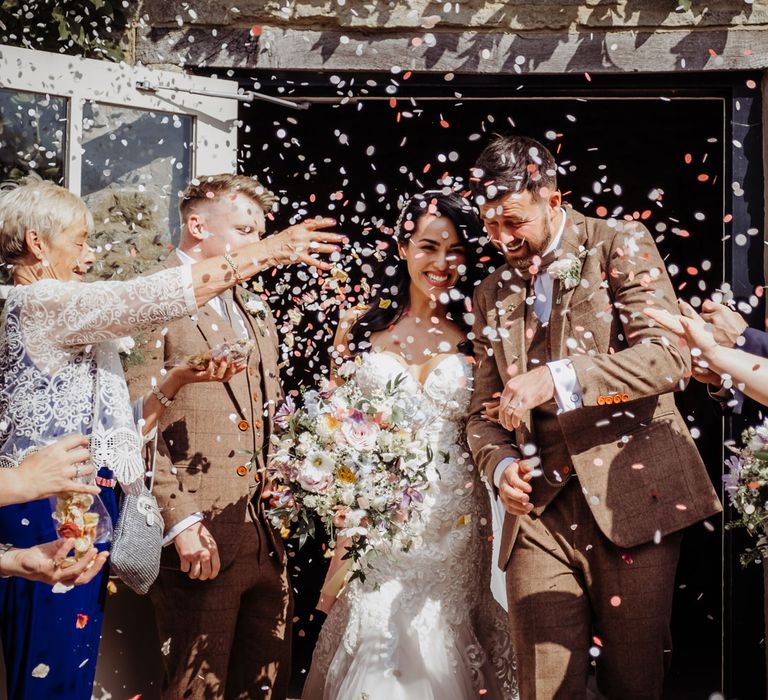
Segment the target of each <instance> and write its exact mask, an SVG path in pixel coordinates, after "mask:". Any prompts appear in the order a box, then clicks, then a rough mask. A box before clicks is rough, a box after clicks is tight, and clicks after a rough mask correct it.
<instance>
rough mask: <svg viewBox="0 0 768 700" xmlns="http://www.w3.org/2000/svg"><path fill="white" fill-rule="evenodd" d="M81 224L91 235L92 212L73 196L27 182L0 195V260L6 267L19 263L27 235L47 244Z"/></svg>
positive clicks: (47, 185) (45, 184)
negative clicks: (63, 232)
mask: <svg viewBox="0 0 768 700" xmlns="http://www.w3.org/2000/svg"><path fill="white" fill-rule="evenodd" d="M83 220H85V226H86V228H87V229H88V231H89V232H90V231H92V230H93V217H92V216H91V212H89V211H88V207H86V206H85V202H84V201H83V200H82V199H80V197H78V196H77V195H76V194H72V192H70V191H69V190H67V189H65V188H64V187H60V186H59V185H56V184H54V183H53V182H49V181H48V180H32V179H27V180H26V181H24V182H23V183H22V184H21V185H19V186H18V187H15V188H14V189H10V190H6V191H3V192H0V258H2V260H3V262H5V263H6V264H8V265H13V264H16V263H18V262H19V261H20V260H21V259H22V258H23V257H24V255H25V254H26V253H27V244H26V237H27V233H28V232H29V231H36V232H37V233H38V235H40V236H41V237H42V238H43V239H44V240H46V241H48V242H50V241H51V240H52V239H53V238H55V237H56V236H57V235H59V234H61V233H62V231H64V229H66V228H69V227H70V226H72V225H74V224H77V223H79V222H80V221H83Z"/></svg>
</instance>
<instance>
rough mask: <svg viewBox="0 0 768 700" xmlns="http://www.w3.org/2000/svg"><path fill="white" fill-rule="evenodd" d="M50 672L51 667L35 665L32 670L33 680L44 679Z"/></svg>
mask: <svg viewBox="0 0 768 700" xmlns="http://www.w3.org/2000/svg"><path fill="white" fill-rule="evenodd" d="M50 671H51V667H50V666H48V665H46V664H37V666H35V667H34V668H33V669H32V677H33V678H46V677H47V676H48V674H49V673H50Z"/></svg>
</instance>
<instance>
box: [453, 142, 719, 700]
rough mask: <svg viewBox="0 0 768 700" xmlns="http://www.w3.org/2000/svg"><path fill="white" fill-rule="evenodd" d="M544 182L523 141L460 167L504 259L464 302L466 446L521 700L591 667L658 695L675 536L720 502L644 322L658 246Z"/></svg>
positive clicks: (624, 697)
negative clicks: (493, 547) (494, 521)
mask: <svg viewBox="0 0 768 700" xmlns="http://www.w3.org/2000/svg"><path fill="white" fill-rule="evenodd" d="M556 173H557V166H556V164H555V161H554V159H553V157H552V155H551V153H549V151H548V150H547V149H546V148H545V147H544V146H542V145H541V144H540V143H538V142H536V141H534V140H532V139H529V138H524V137H502V136H496V137H494V139H493V140H492V141H491V142H490V144H489V145H488V146H487V147H486V148H485V150H484V151H483V152H482V154H481V155H480V157H479V159H478V161H477V163H476V164H475V167H474V169H473V173H472V177H473V179H472V187H473V190H474V192H475V197H476V201H477V203H478V205H479V206H480V212H481V215H482V217H483V220H484V222H485V225H486V229H487V231H488V234H489V235H490V237H491V239H492V240H493V242H494V243H495V244H496V245H497V246H498V247H499V248H500V249H501V251H502V252H503V254H504V256H505V258H506V261H507V262H506V264H505V265H503V266H502V267H501V268H500V269H498V270H497V271H496V272H494V273H493V274H492V275H490V277H489V278H488V279H486V280H484V281H483V283H482V284H481V285H480V286H479V287H478V289H477V292H476V294H475V300H474V308H473V313H474V315H475V322H474V344H475V357H476V374H475V391H474V396H473V400H472V407H471V409H470V418H469V421H468V426H467V434H468V439H469V444H470V446H471V449H472V451H473V453H474V456H475V459H476V460H477V462H478V465H479V467H480V468H481V469H482V471H483V472H484V473H485V475H486V476H487V478H488V480H489V482H490V483H492V484H493V485H494V488H495V489H496V492H497V493H498V495H499V497H500V498H501V500H502V503H503V504H504V507H505V509H506V518H505V522H504V528H503V533H502V542H501V556H500V561H499V565H500V566H501V568H502V569H504V570H505V571H506V576H507V593H508V599H509V612H510V622H511V625H512V630H513V636H514V641H515V651H516V653H517V657H518V662H519V668H518V676H519V683H520V694H521V698H522V700H542V699H548V698H562V699H563V700H575V699H576V698H584V697H586V687H587V675H588V672H589V665H590V660H591V659H592V657H593V656H596V657H597V681H598V685H599V688H600V690H601V692H602V693H604V694H605V695H606V696H607V697H608V698H611V699H613V698H615V699H617V700H632V699H633V698H636V699H637V700H640V699H643V700H648V699H649V698H660V697H661V694H662V686H663V680H664V672H665V669H666V667H667V665H668V663H669V658H670V650H671V643H670V635H669V618H670V614H671V606H672V592H673V584H674V579H675V569H676V567H677V561H678V554H679V548H680V541H681V537H682V534H681V531H682V529H683V528H685V527H687V526H688V525H691V524H692V523H695V522H698V521H700V520H702V519H703V518H706V517H708V516H711V515H714V514H715V513H717V512H718V511H720V504H719V502H718V499H717V496H716V495H715V492H714V490H713V488H712V485H711V483H710V480H709V478H708V475H707V472H706V470H705V468H704V465H703V463H702V461H701V458H700V456H699V454H698V451H697V449H696V446H695V444H694V442H693V440H692V439H691V436H690V434H689V433H688V430H687V429H686V426H685V423H684V421H683V419H682V418H681V416H680V414H679V413H678V411H677V409H676V408H675V403H674V400H673V396H672V392H674V391H676V390H680V389H682V388H683V387H684V386H685V382H686V378H687V377H688V376H689V375H690V356H689V354H688V351H687V349H685V348H681V347H680V346H679V344H678V342H677V341H676V339H675V337H674V336H672V335H671V334H669V333H667V332H665V331H662V330H661V329H659V328H656V327H654V326H653V324H652V323H651V322H649V320H648V318H647V317H646V316H644V314H643V309H644V308H646V307H649V306H655V307H657V308H663V309H667V310H669V311H672V312H676V309H677V306H676V303H675V295H674V291H673V289H672V286H671V284H670V281H669V278H668V276H667V273H666V271H665V269H664V264H663V262H662V260H661V257H660V256H659V253H658V251H657V249H656V246H655V244H654V241H653V239H652V237H651V236H650V234H649V233H648V231H647V230H646V229H645V228H644V227H643V226H642V225H640V224H639V223H637V222H634V221H633V222H625V221H619V220H614V219H610V220H607V221H603V220H599V219H593V218H589V217H585V216H583V215H582V214H580V213H578V212H577V211H574V210H573V209H571V208H570V207H565V206H563V204H562V202H561V195H560V192H559V191H558V189H557V178H556ZM550 265H551V268H550ZM590 651H592V653H590Z"/></svg>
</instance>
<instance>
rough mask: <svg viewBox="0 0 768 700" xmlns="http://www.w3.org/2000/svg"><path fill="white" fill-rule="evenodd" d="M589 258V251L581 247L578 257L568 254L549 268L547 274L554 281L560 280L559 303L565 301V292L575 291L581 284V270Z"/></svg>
mask: <svg viewBox="0 0 768 700" xmlns="http://www.w3.org/2000/svg"><path fill="white" fill-rule="evenodd" d="M586 257H587V249H586V248H585V247H584V246H583V245H580V246H579V251H578V253H577V254H576V255H574V254H573V253H568V255H566V256H565V257H564V258H561V259H560V260H555V262H553V263H552V264H551V265H550V266H549V267H548V268H547V272H548V273H549V276H550V277H551V278H552V279H556V280H560V288H559V289H558V291H557V299H556V301H557V303H558V304H559V303H560V302H561V301H562V300H563V291H564V290H566V289H573V288H574V287H577V286H578V284H579V282H581V268H582V266H583V265H584V258H586Z"/></svg>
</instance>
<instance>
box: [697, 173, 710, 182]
mask: <svg viewBox="0 0 768 700" xmlns="http://www.w3.org/2000/svg"><path fill="white" fill-rule="evenodd" d="M696 179H697V180H698V181H699V182H706V181H707V180H709V175H707V174H706V173H701V174H700V175H697V176H696Z"/></svg>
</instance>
